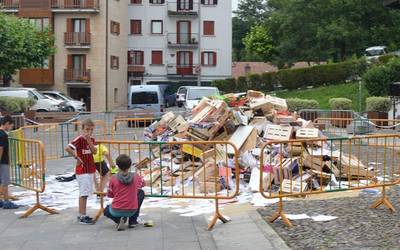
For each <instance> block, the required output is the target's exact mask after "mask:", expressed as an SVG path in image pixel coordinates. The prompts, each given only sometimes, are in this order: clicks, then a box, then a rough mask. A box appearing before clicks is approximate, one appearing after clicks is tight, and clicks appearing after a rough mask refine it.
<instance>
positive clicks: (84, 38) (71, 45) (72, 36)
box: [64, 32, 90, 49]
mask: <svg viewBox="0 0 400 250" xmlns="http://www.w3.org/2000/svg"><path fill="white" fill-rule="evenodd" d="M64 46H65V47H66V48H67V49H89V48H90V33H88V32H65V33H64Z"/></svg>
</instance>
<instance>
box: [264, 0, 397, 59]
mask: <svg viewBox="0 0 400 250" xmlns="http://www.w3.org/2000/svg"><path fill="white" fill-rule="evenodd" d="M268 10H269V18H268V19H267V20H266V21H265V24H264V25H265V26H266V27H267V30H269V31H270V35H271V37H272V41H273V44H274V47H275V49H276V51H277V57H276V59H275V61H278V62H284V63H286V64H290V63H292V62H295V61H308V62H311V61H326V60H333V61H342V60H346V59H348V58H349V57H352V56H353V55H357V56H360V55H362V54H363V52H364V50H365V48H366V47H369V46H374V45H388V46H389V47H390V48H392V49H395V48H397V47H399V45H398V44H400V33H399V32H398V31H399V27H400V26H399V24H400V14H399V12H397V11H395V10H390V9H387V8H385V7H384V6H383V4H382V1H381V0H269V1H268Z"/></svg>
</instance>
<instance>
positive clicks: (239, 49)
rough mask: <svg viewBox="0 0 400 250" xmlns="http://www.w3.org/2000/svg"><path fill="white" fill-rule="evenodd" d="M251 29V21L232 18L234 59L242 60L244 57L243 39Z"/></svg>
mask: <svg viewBox="0 0 400 250" xmlns="http://www.w3.org/2000/svg"><path fill="white" fill-rule="evenodd" d="M249 31H250V25H249V23H247V22H245V21H243V20H242V19H240V18H238V17H233V18H232V47H233V60H234V61H241V60H242V59H243V57H244V55H243V52H244V44H243V42H242V39H243V37H245V36H246V34H247V32H249Z"/></svg>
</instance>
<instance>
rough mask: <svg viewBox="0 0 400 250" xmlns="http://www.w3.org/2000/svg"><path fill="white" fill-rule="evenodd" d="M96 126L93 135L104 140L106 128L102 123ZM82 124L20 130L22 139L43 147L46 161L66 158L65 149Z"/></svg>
mask: <svg viewBox="0 0 400 250" xmlns="http://www.w3.org/2000/svg"><path fill="white" fill-rule="evenodd" d="M94 122H95V124H96V126H95V130H94V131H93V135H94V137H95V138H98V139H106V137H107V126H106V124H105V123H104V122H103V121H97V120H96V121H94ZM81 124H82V122H80V121H78V122H70V123H60V124H58V123H49V124H40V125H30V126H25V127H22V128H21V131H22V138H24V139H32V140H39V141H41V142H43V144H44V145H45V156H46V160H53V159H59V158H62V157H66V156H68V155H67V154H66V152H65V150H64V149H65V147H66V146H67V145H68V143H70V142H71V140H73V139H74V138H75V137H76V136H78V135H79V133H80V132H81V130H82V128H81Z"/></svg>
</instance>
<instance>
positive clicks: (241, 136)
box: [227, 126, 257, 154]
mask: <svg viewBox="0 0 400 250" xmlns="http://www.w3.org/2000/svg"><path fill="white" fill-rule="evenodd" d="M253 131H254V133H255V136H256V137H257V130H255V129H254V127H252V126H240V127H238V128H237V129H236V131H235V133H234V134H233V135H232V136H231V138H229V142H230V143H232V144H233V145H235V146H236V148H237V149H238V150H240V149H241V148H242V146H243V144H245V142H246V140H247V138H248V137H249V136H250V134H252V133H253ZM254 133H253V134H254ZM253 137H254V136H253ZM254 147H255V144H254ZM254 147H253V148H254ZM227 153H228V154H234V153H235V150H234V149H233V148H232V147H228V152H227Z"/></svg>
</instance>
